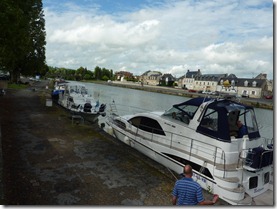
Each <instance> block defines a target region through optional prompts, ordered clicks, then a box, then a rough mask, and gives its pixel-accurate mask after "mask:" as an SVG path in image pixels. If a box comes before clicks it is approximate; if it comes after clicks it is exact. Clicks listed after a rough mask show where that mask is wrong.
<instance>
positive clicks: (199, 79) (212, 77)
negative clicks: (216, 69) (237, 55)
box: [193, 74, 227, 92]
mask: <svg viewBox="0 0 277 209" xmlns="http://www.w3.org/2000/svg"><path fill="white" fill-rule="evenodd" d="M224 77H227V74H204V75H197V76H195V80H194V88H193V89H194V90H197V91H212V92H213V91H216V90H217V85H218V82H219V81H220V79H222V78H224Z"/></svg>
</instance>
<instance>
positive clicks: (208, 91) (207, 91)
mask: <svg viewBox="0 0 277 209" xmlns="http://www.w3.org/2000/svg"><path fill="white" fill-rule="evenodd" d="M202 94H212V92H211V91H210V90H206V91H202Z"/></svg>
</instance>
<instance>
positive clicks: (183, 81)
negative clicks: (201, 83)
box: [178, 69, 202, 89]
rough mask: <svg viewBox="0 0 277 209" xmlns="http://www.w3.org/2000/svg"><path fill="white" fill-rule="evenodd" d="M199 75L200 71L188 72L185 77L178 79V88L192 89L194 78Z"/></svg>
mask: <svg viewBox="0 0 277 209" xmlns="http://www.w3.org/2000/svg"><path fill="white" fill-rule="evenodd" d="M201 75H202V74H201V71H200V69H198V70H197V71H190V70H188V71H187V73H186V74H185V75H183V76H181V77H180V78H178V86H179V87H180V88H183V89H193V88H194V86H193V83H194V78H195V77H196V76H201Z"/></svg>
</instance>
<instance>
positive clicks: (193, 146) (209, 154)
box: [109, 117, 226, 178]
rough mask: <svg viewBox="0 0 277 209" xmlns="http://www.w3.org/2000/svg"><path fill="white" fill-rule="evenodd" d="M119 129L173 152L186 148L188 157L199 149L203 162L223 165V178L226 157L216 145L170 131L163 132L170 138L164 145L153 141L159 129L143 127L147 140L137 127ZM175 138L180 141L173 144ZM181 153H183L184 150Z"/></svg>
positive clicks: (111, 119)
mask: <svg viewBox="0 0 277 209" xmlns="http://www.w3.org/2000/svg"><path fill="white" fill-rule="evenodd" d="M120 118H121V120H126V119H124V118H122V117H120ZM113 119H114V118H113V117H111V118H110V119H109V120H110V122H113ZM123 124H124V123H122V124H121V123H120V124H119V123H117V125H119V126H121V125H123ZM142 127H144V126H140V128H142ZM121 128H123V129H125V130H126V131H129V132H132V133H133V134H135V136H138V137H140V138H144V139H146V140H150V141H156V142H157V143H159V144H161V145H163V146H168V147H170V148H173V149H175V150H180V149H179V148H178V147H180V146H183V147H184V148H187V153H188V154H189V156H193V155H196V154H194V152H193V151H196V150H197V151H199V148H200V150H201V152H202V153H203V154H204V155H206V157H202V158H205V160H208V161H210V163H212V164H213V165H214V166H215V165H216V164H220V165H223V168H224V173H223V178H224V177H225V169H226V156H225V152H224V150H223V149H222V148H220V147H218V146H216V145H212V144H209V143H206V142H203V141H201V140H198V139H193V138H191V137H188V136H183V135H180V134H176V133H173V132H170V131H164V132H165V133H167V134H168V135H170V136H171V137H170V141H169V142H168V143H166V142H164V143H163V142H161V141H157V140H155V134H154V133H157V132H159V131H161V130H160V129H155V128H153V127H149V126H145V127H144V128H147V129H148V131H147V132H148V133H149V135H150V137H149V138H146V137H144V136H141V135H139V134H138V131H139V128H138V127H137V128H136V130H130V129H128V128H127V127H121ZM127 129H128V130H127ZM175 136H178V138H181V140H179V141H175V142H174V138H175ZM161 137H162V135H161ZM185 141H186V142H187V143H186V142H185ZM189 141H190V143H189ZM174 144H175V145H174ZM188 144H189V145H188ZM183 151H185V149H184V150H183ZM212 158H214V159H213V160H211V159H212ZM218 159H219V161H218Z"/></svg>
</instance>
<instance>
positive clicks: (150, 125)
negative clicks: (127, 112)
mask: <svg viewBox="0 0 277 209" xmlns="http://www.w3.org/2000/svg"><path fill="white" fill-rule="evenodd" d="M128 122H129V123H131V124H132V125H133V126H135V127H137V128H138V129H141V130H143V131H147V132H150V133H154V134H159V135H164V136H165V133H164V131H163V129H162V127H161V126H160V124H159V123H158V122H157V121H156V120H154V119H152V118H147V117H134V118H132V119H130V120H129V121H128Z"/></svg>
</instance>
